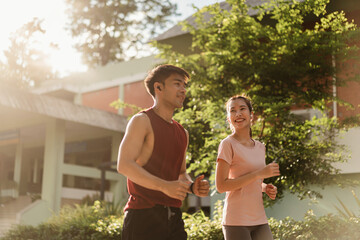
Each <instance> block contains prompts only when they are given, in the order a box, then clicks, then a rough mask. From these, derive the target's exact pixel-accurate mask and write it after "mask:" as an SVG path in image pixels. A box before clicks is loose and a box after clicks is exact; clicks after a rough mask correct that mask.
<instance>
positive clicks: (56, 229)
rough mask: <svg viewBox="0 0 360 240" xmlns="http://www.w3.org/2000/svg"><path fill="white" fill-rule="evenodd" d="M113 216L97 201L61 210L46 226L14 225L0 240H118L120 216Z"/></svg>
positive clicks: (106, 205)
mask: <svg viewBox="0 0 360 240" xmlns="http://www.w3.org/2000/svg"><path fill="white" fill-rule="evenodd" d="M109 213H111V214H109ZM112 214H113V215H112ZM114 214H116V213H115V212H114V208H113V207H111V204H109V203H101V202H99V201H95V203H94V205H93V206H88V205H81V206H80V205H76V206H75V207H64V208H62V209H61V211H60V213H59V214H58V215H55V216H54V217H52V218H51V219H50V220H49V221H47V222H46V223H42V224H40V225H38V226H36V227H33V226H23V225H18V226H16V227H14V228H13V229H11V230H10V231H9V232H7V233H6V235H5V236H4V237H3V238H1V240H29V239H34V240H35V239H36V240H64V239H66V240H67V239H71V240H98V239H99V240H101V239H108V240H112V239H114V240H115V239H121V227H122V225H121V223H122V221H123V219H122V216H121V215H120V214H118V213H117V214H116V215H114Z"/></svg>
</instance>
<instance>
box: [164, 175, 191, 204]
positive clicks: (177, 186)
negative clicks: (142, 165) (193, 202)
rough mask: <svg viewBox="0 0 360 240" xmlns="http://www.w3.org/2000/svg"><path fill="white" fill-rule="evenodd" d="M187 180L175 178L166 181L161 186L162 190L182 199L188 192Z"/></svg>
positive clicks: (188, 184) (172, 196)
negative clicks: (174, 179)
mask: <svg viewBox="0 0 360 240" xmlns="http://www.w3.org/2000/svg"><path fill="white" fill-rule="evenodd" d="M189 186H190V182H189V181H183V180H177V181H170V182H166V183H165V185H164V186H163V188H162V190H161V191H162V192H163V193H164V194H166V195H168V196H169V197H171V198H175V199H179V200H181V201H183V200H184V199H185V197H186V195H187V193H188V192H189Z"/></svg>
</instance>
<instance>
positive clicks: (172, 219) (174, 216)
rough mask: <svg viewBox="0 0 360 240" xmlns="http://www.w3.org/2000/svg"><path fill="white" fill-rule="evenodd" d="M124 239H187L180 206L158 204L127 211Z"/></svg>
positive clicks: (122, 237)
mask: <svg viewBox="0 0 360 240" xmlns="http://www.w3.org/2000/svg"><path fill="white" fill-rule="evenodd" d="M121 239H122V240H152V239H154V240H186V239H187V233H186V232H185V229H184V221H183V220H182V213H181V210H180V208H173V207H166V206H162V205H156V206H155V207H153V208H145V209H128V210H127V211H126V212H125V217H124V224H123V228H122V233H121Z"/></svg>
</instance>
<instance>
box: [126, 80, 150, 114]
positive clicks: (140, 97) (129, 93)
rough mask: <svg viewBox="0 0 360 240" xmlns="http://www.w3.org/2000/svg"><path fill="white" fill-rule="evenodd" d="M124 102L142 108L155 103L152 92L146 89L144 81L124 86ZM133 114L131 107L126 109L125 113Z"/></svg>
mask: <svg viewBox="0 0 360 240" xmlns="http://www.w3.org/2000/svg"><path fill="white" fill-rule="evenodd" d="M124 102H126V103H130V104H134V105H136V106H138V107H141V108H149V107H151V106H152V105H153V104H154V101H153V99H152V97H151V96H150V94H149V93H148V92H147V91H146V88H145V86H144V81H138V82H133V83H129V84H125V86H124ZM130 114H132V110H131V109H129V108H125V109H124V115H126V116H128V115H130Z"/></svg>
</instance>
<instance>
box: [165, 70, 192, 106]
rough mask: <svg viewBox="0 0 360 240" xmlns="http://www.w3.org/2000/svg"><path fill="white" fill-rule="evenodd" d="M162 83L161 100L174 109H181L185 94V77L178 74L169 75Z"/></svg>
mask: <svg viewBox="0 0 360 240" xmlns="http://www.w3.org/2000/svg"><path fill="white" fill-rule="evenodd" d="M164 82H165V83H164V85H163V87H162V100H163V101H165V102H166V103H168V104H171V105H173V107H174V108H181V107H182V106H183V103H184V100H185V94H186V79H185V77H183V76H181V75H179V74H171V75H170V76H169V77H168V78H167V79H165V81H164Z"/></svg>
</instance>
